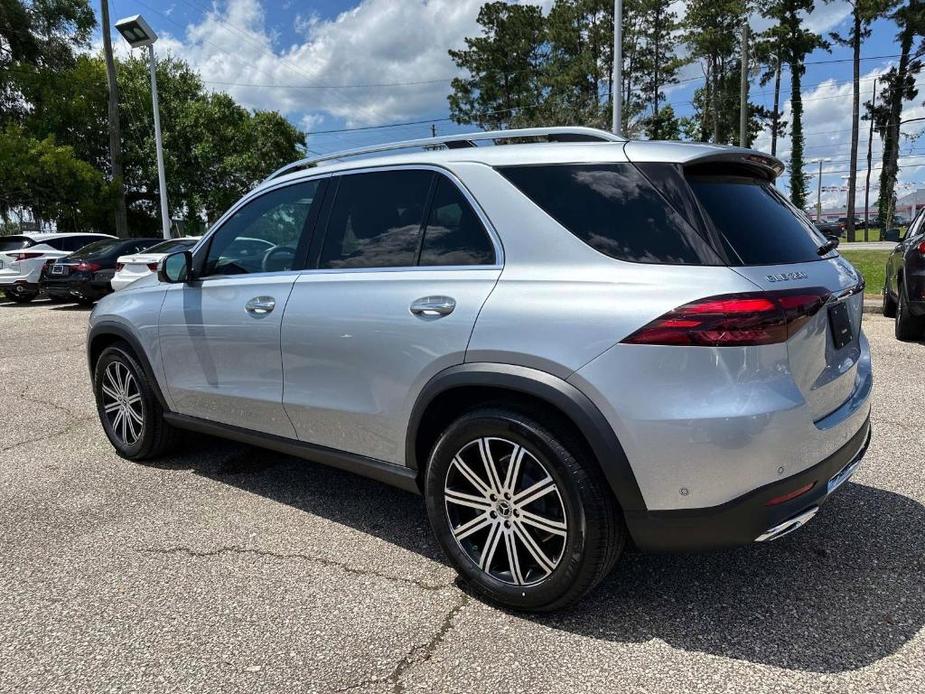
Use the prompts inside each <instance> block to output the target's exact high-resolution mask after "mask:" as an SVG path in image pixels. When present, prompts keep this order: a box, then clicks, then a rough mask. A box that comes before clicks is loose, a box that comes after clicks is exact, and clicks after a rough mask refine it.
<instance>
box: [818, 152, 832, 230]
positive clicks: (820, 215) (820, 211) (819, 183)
mask: <svg viewBox="0 0 925 694" xmlns="http://www.w3.org/2000/svg"><path fill="white" fill-rule="evenodd" d="M824 161H832V159H831V158H826V159H820V160H819V176H818V179H817V180H816V221H817V222H821V221H822V162H824Z"/></svg>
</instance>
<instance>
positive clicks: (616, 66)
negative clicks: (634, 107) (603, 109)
mask: <svg viewBox="0 0 925 694" xmlns="http://www.w3.org/2000/svg"><path fill="white" fill-rule="evenodd" d="M611 92H612V95H613V134H614V135H620V134H621V132H622V130H623V0H614V2H613V87H612V88H611Z"/></svg>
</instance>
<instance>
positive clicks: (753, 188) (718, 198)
mask: <svg viewBox="0 0 925 694" xmlns="http://www.w3.org/2000/svg"><path fill="white" fill-rule="evenodd" d="M688 181H689V183H690V186H691V188H692V189H693V191H694V194H695V195H696V196H697V199H698V200H699V201H700V204H701V206H702V208H703V210H704V211H705V212H706V214H707V217H709V219H710V220H711V221H712V222H713V225H714V226H715V227H716V229H717V230H718V231H719V233H720V234H721V235H722V237H723V242H724V244H725V245H726V248H727V251H728V252H729V254H730V256H731V259H732V260H733V261H735V259H736V258H738V259H739V262H741V263H742V264H744V265H776V264H782V263H802V262H807V261H810V260H819V259H820V258H819V255H818V254H817V253H816V249H817V248H819V246H820V244H822V243H824V242H825V239H824V238H823V237H822V235H821V234H820V233H819V231H818V230H817V229H816V228H815V227H814V226H813V224H812V223H810V221H809V220H808V219H807V218H806V217H805V216H804V215H803V214H801V213H800V212H799V211H798V210H797V209H796V208H794V207H793V206H792V205H791V204H790V203H789V202H788V201H787V199H786V198H784V196H783V195H781V194H780V193H779V192H778V191H777V190H776V189H775V188H774V186H773V185H771V184H770V183H769V182H767V181H762V180H758V179H754V178H746V177H735V176H729V177H722V176H705V177H699V176H698V177H690V178H689V179H688Z"/></svg>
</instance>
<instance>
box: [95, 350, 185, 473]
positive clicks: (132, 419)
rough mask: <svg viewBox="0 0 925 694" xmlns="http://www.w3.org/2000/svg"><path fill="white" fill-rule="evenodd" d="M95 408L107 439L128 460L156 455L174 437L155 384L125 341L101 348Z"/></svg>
mask: <svg viewBox="0 0 925 694" xmlns="http://www.w3.org/2000/svg"><path fill="white" fill-rule="evenodd" d="M93 392H94V395H95V396H96V409H97V412H98V414H99V417H100V423H101V424H102V425H103V431H105V432H106V436H107V438H109V442H110V443H111V444H112V445H113V448H115V449H116V452H117V453H118V454H119V455H120V456H122V457H123V458H128V459H129V460H145V459H147V458H156V457H158V456H160V455H163V454H164V453H166V452H167V451H168V450H169V449H170V447H171V446H172V445H173V443H174V441H175V440H176V430H175V429H174V428H173V427H172V426H170V425H169V424H168V423H167V422H165V421H164V411H163V409H162V408H161V405H160V403H159V402H158V400H157V396H156V394H155V391H154V387H153V386H152V384H151V383H150V381H149V380H148V378H147V376H146V375H145V372H144V370H143V369H142V368H141V366H140V364H139V363H138V361H137V359H136V358H135V356H134V354H132V353H131V350H130V349H129V348H128V346H127V345H124V344H116V345H113V346H111V347H107V348H106V349H105V350H103V353H102V354H101V355H100V358H99V360H98V361H97V362H96V367H95V369H94V376H93Z"/></svg>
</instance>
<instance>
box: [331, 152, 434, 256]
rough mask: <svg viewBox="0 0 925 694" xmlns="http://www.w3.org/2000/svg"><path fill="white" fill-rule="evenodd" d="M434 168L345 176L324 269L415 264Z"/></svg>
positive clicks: (333, 212) (334, 206)
mask: <svg viewBox="0 0 925 694" xmlns="http://www.w3.org/2000/svg"><path fill="white" fill-rule="evenodd" d="M432 179H433V174H432V173H431V172H430V171H414V170H405V171H377V172H371V173H360V174H350V175H345V176H343V177H341V179H340V182H339V185H338V188H337V195H336V197H335V199H334V205H333V207H332V208H331V215H330V219H329V221H328V225H327V232H326V233H325V238H324V245H323V247H322V249H321V258H320V261H319V267H320V268H337V269H346V268H373V267H405V266H408V267H410V266H413V265H415V264H416V261H417V254H418V248H419V246H420V241H421V230H422V223H423V221H424V208H425V206H426V204H427V194H428V192H429V191H430V185H431V181H432Z"/></svg>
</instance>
